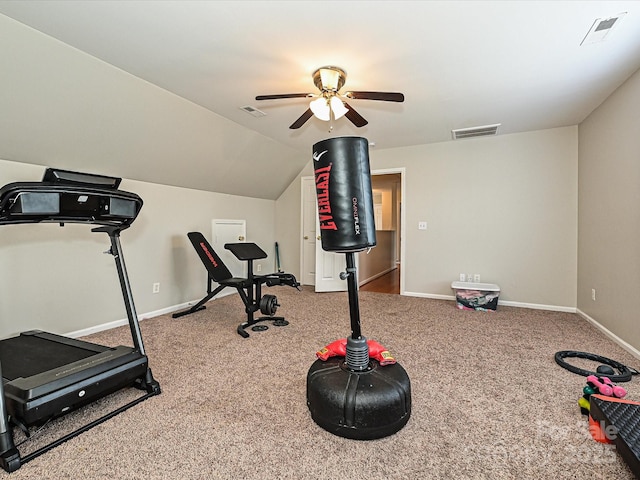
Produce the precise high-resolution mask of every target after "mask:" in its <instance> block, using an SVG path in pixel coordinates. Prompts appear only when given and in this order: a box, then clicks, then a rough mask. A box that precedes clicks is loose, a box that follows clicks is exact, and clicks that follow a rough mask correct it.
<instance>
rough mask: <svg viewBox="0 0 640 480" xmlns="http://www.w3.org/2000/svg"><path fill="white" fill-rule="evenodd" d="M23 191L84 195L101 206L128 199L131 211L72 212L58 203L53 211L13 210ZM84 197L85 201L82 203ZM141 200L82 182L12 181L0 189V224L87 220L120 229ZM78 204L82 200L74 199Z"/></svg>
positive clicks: (114, 190) (131, 195) (84, 221)
mask: <svg viewBox="0 0 640 480" xmlns="http://www.w3.org/2000/svg"><path fill="white" fill-rule="evenodd" d="M27 194H39V195H46V194H55V195H58V198H59V199H62V198H67V197H63V196H77V197H78V198H80V197H86V200H88V199H96V198H97V200H98V202H100V200H102V202H103V203H104V204H105V205H108V203H107V201H109V202H110V201H111V200H112V199H113V200H119V201H124V202H132V203H133V206H134V211H133V212H132V213H131V214H130V215H117V214H116V215H112V214H111V213H110V212H109V211H108V209H105V210H104V211H102V210H100V211H96V209H95V208H93V209H92V208H84V209H83V208H82V207H81V208H78V209H75V210H73V211H70V210H67V211H64V210H63V208H64V207H63V206H62V205H59V206H58V211H56V212H27V213H23V212H17V213H16V212H15V211H14V207H15V206H16V205H20V200H21V199H22V197H25V196H26V195H27ZM86 200H85V202H86ZM142 204H143V202H142V199H141V198H140V196H138V195H137V194H135V193H132V192H126V191H124V190H116V189H111V188H106V187H92V186H85V185H66V184H52V183H48V182H13V183H9V184H7V185H5V186H3V187H2V188H1V189H0V225H6V224H22V223H41V222H48V223H89V224H94V225H105V226H121V227H122V230H124V229H125V228H128V227H129V225H131V224H132V223H133V221H134V220H135V219H136V218H137V216H138V213H139V212H140V209H141V208H142ZM78 205H83V203H80V202H78Z"/></svg>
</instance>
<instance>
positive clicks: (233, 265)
mask: <svg viewBox="0 0 640 480" xmlns="http://www.w3.org/2000/svg"><path fill="white" fill-rule="evenodd" d="M246 238H247V222H246V221H245V220H223V219H214V220H212V221H211V246H212V247H213V249H214V250H215V251H216V253H217V254H218V256H219V257H220V259H221V260H222V261H223V262H224V264H225V265H226V266H227V268H228V269H229V271H230V272H231V274H232V275H233V276H234V277H240V278H244V277H246V276H247V262H243V261H241V260H238V259H237V258H236V257H235V255H234V254H233V253H231V252H230V251H229V250H227V249H226V248H224V245H225V243H238V242H244V241H245V240H246Z"/></svg>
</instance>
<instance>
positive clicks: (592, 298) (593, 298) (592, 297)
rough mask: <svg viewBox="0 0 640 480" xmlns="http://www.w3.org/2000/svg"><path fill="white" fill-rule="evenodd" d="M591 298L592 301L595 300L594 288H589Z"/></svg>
mask: <svg viewBox="0 0 640 480" xmlns="http://www.w3.org/2000/svg"><path fill="white" fill-rule="evenodd" d="M591 300H593V301H594V302H595V301H596V289H595V288H592V289H591Z"/></svg>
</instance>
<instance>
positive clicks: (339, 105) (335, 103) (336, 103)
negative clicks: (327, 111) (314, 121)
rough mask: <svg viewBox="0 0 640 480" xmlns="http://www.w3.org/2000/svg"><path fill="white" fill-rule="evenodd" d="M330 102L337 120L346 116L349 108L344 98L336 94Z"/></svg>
mask: <svg viewBox="0 0 640 480" xmlns="http://www.w3.org/2000/svg"><path fill="white" fill-rule="evenodd" d="M329 103H330V104H331V110H332V111H333V118H335V119H336V120H338V119H339V118H342V117H344V116H345V114H346V113H347V112H348V111H349V109H348V108H347V107H345V106H344V103H343V102H342V100H340V99H339V98H338V97H336V96H333V97H331V100H330V101H329Z"/></svg>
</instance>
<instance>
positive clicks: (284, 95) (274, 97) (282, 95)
mask: <svg viewBox="0 0 640 480" xmlns="http://www.w3.org/2000/svg"><path fill="white" fill-rule="evenodd" d="M306 97H313V93H279V94H276V95H258V96H257V97H256V100H280V99H283V98H306Z"/></svg>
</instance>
